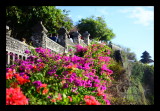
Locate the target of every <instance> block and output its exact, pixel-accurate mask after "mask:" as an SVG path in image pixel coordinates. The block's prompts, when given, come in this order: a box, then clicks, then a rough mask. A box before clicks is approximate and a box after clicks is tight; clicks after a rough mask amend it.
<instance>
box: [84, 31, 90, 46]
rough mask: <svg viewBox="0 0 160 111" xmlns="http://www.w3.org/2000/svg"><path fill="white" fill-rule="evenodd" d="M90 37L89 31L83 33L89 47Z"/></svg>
mask: <svg viewBox="0 0 160 111" xmlns="http://www.w3.org/2000/svg"><path fill="white" fill-rule="evenodd" d="M89 36H90V33H88V31H86V32H85V33H83V38H84V43H85V44H87V45H89V42H90V41H89Z"/></svg>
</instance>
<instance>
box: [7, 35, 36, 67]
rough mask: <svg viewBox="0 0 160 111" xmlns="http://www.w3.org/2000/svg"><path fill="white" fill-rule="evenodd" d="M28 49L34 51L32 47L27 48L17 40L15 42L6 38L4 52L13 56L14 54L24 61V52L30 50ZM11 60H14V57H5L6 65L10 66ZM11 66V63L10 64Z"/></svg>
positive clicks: (25, 55) (10, 38) (27, 46)
mask: <svg viewBox="0 0 160 111" xmlns="http://www.w3.org/2000/svg"><path fill="white" fill-rule="evenodd" d="M29 47H30V48H31V49H34V47H32V46H29V45H27V44H25V43H23V42H21V41H19V40H16V39H14V38H12V37H9V36H6V52H7V53H13V54H14V55H15V54H16V55H17V56H18V57H17V59H18V58H20V57H21V58H22V59H23V58H24V59H26V58H27V56H28V55H27V54H26V53H25V51H26V50H30V49H29ZM11 58H12V60H15V57H14V56H10V55H7V64H11V60H10V59H11ZM12 64H13V62H12Z"/></svg>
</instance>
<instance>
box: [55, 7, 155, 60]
mask: <svg viewBox="0 0 160 111" xmlns="http://www.w3.org/2000/svg"><path fill="white" fill-rule="evenodd" d="M56 8H58V9H62V10H63V9H66V10H69V11H70V12H69V13H68V14H69V17H70V18H71V19H72V20H73V23H74V25H76V24H77V22H78V21H79V20H81V19H82V18H87V17H90V16H92V15H94V16H96V17H98V16H103V17H104V18H105V22H106V24H107V27H108V28H109V29H112V31H113V33H115V35H116V36H115V38H114V39H112V40H111V41H112V43H114V44H117V45H121V46H123V47H126V48H130V49H131V52H134V53H135V54H136V58H137V60H140V59H141V56H142V53H143V52H144V51H147V52H148V53H149V54H150V56H151V59H153V60H154V6H56Z"/></svg>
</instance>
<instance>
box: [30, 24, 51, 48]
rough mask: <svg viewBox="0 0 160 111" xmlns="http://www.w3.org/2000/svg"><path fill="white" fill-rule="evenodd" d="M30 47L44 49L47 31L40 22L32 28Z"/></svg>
mask: <svg viewBox="0 0 160 111" xmlns="http://www.w3.org/2000/svg"><path fill="white" fill-rule="evenodd" d="M32 31H33V33H32V36H31V40H32V45H33V47H44V48H46V47H45V46H46V44H45V37H47V34H46V33H47V32H48V30H47V29H46V28H45V27H44V26H43V24H42V21H39V22H38V23H37V24H36V25H35V26H34V27H32Z"/></svg>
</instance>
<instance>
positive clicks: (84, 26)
mask: <svg viewBox="0 0 160 111" xmlns="http://www.w3.org/2000/svg"><path fill="white" fill-rule="evenodd" d="M77 27H78V29H79V32H80V33H84V32H85V31H88V32H89V33H90V35H91V36H90V38H91V39H96V38H100V40H106V41H109V40H111V39H113V37H115V34H114V33H113V31H112V30H111V29H109V28H108V27H107V24H106V23H105V20H104V18H103V17H96V18H95V17H94V16H92V17H88V18H86V19H83V18H82V19H81V20H79V22H78V24H77Z"/></svg>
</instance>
